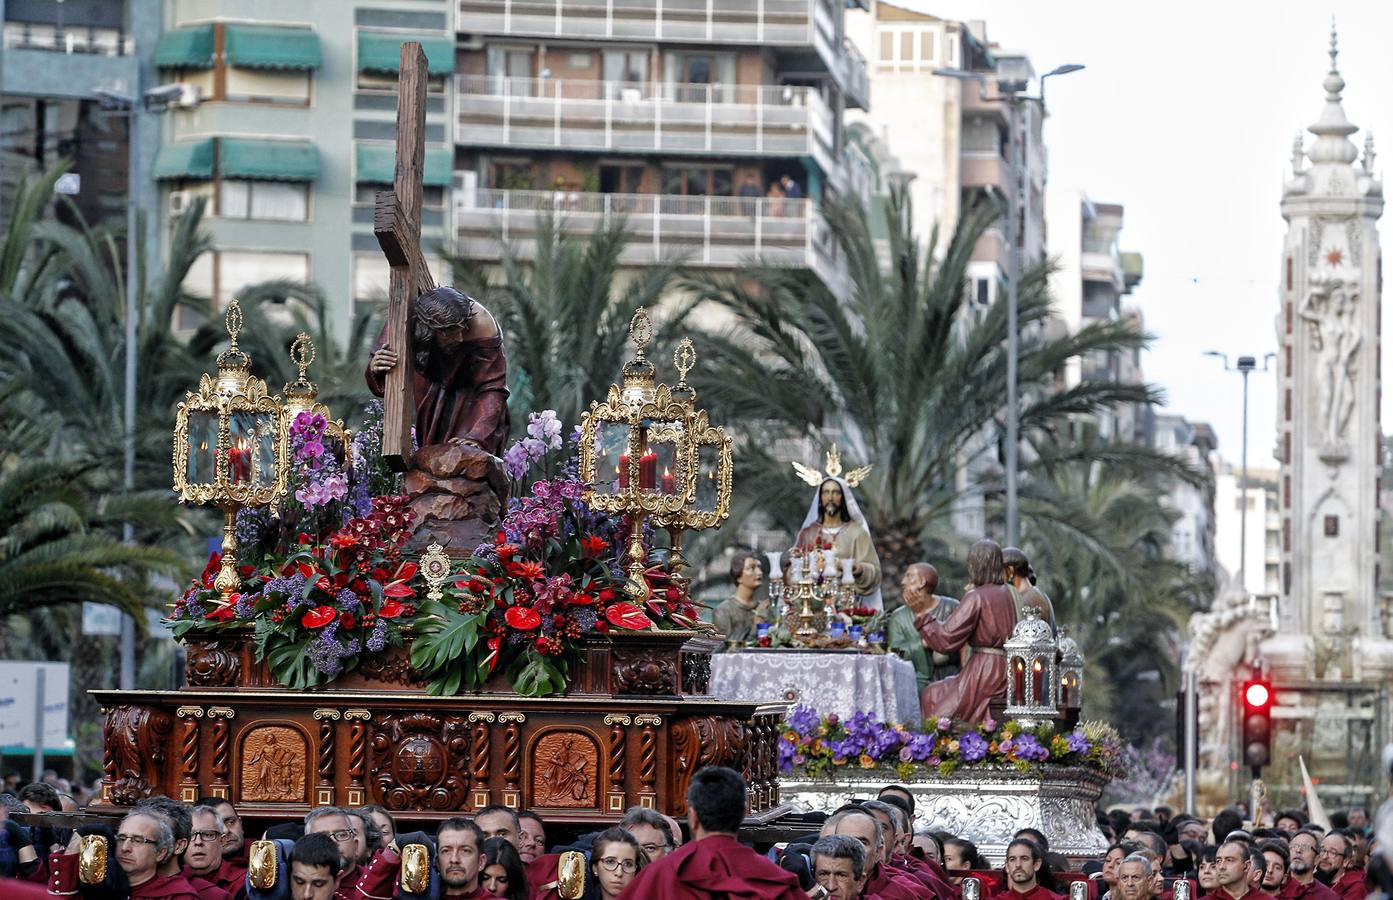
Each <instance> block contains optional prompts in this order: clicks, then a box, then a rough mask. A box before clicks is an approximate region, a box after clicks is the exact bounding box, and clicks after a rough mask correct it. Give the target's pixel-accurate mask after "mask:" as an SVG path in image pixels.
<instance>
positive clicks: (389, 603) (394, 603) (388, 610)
mask: <svg viewBox="0 0 1393 900" xmlns="http://www.w3.org/2000/svg"><path fill="white" fill-rule="evenodd" d="M404 612H406V607H405V606H404V605H402V602H401V601H400V600H386V601H384V602H383V604H382V608H381V609H379V610H378V611H377V614H378V615H379V616H381V617H382V618H384V619H395V618H397V617H398V616H400V615H401V614H402V613H404Z"/></svg>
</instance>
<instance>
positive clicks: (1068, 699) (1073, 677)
mask: <svg viewBox="0 0 1393 900" xmlns="http://www.w3.org/2000/svg"><path fill="white" fill-rule="evenodd" d="M1083 664H1084V659H1083V653H1082V651H1080V650H1079V644H1078V641H1075V640H1074V638H1073V637H1072V636H1070V635H1069V634H1068V633H1067V632H1066V631H1065V629H1064V628H1060V629H1059V705H1060V708H1061V709H1062V710H1063V711H1064V713H1065V715H1066V716H1067V715H1068V714H1069V713H1070V712H1071V711H1077V710H1079V709H1080V708H1081V707H1082V706H1083Z"/></svg>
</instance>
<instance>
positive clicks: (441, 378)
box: [367, 285, 509, 456]
mask: <svg viewBox="0 0 1393 900" xmlns="http://www.w3.org/2000/svg"><path fill="white" fill-rule="evenodd" d="M411 329H412V330H411V346H410V347H409V348H398V347H391V346H388V345H387V343H386V336H387V333H386V331H385V329H384V331H383V333H382V334H381V335H379V336H378V338H377V342H376V344H374V346H373V353H372V357H371V359H370V360H369V361H368V371H367V381H368V387H369V388H371V389H372V392H373V393H374V394H376V395H377V396H379V397H380V396H382V392H383V390H384V388H385V384H386V383H385V377H386V373H387V372H388V370H390V369H391V368H392V367H393V366H395V365H396V364H397V360H398V358H399V357H398V354H399V353H401V352H403V350H405V351H406V352H410V353H412V354H413V360H414V362H415V364H416V377H415V381H414V383H413V387H414V388H415V397H416V443H417V444H418V445H419V446H422V447H426V446H429V445H432V444H445V443H452V442H453V443H461V444H468V445H471V446H474V447H478V448H479V449H480V450H483V451H485V452H487V453H491V454H493V455H494V456H498V455H499V454H501V453H502V452H503V444H504V442H506V441H507V439H508V425H509V422H508V361H507V358H506V357H505V356H504V353H503V336H502V334H501V333H500V332H499V330H498V323H497V322H495V321H494V318H493V316H492V315H491V314H490V313H489V311H488V310H487V309H484V307H483V304H481V303H479V302H478V301H477V300H475V299H474V298H472V297H470V296H469V295H467V294H464V293H461V292H460V291H457V290H455V289H454V288H452V287H450V286H448V285H442V286H440V287H438V288H435V289H434V290H432V291H429V292H427V293H424V294H422V295H421V296H419V297H417V298H416V302H415V304H414V308H413V311H412V320H411Z"/></svg>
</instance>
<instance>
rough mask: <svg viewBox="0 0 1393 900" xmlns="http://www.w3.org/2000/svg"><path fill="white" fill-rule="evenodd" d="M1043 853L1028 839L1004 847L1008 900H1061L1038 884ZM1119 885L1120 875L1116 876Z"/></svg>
mask: <svg viewBox="0 0 1393 900" xmlns="http://www.w3.org/2000/svg"><path fill="white" fill-rule="evenodd" d="M1044 865H1045V851H1043V850H1041V849H1040V845H1039V844H1037V843H1035V842H1034V841H1032V840H1031V839H1030V838H1017V839H1016V840H1014V841H1012V842H1011V843H1010V844H1008V845H1007V846H1006V892H1005V893H1004V894H998V895H997V896H998V897H1007V898H1010V900H1063V898H1062V897H1061V896H1060V895H1059V894H1056V893H1054V892H1053V891H1051V890H1049V889H1048V888H1046V887H1045V886H1044V885H1042V884H1041V883H1040V876H1041V872H1042V870H1043V869H1044ZM1118 883H1119V885H1120V884H1121V874H1120V873H1119V876H1118Z"/></svg>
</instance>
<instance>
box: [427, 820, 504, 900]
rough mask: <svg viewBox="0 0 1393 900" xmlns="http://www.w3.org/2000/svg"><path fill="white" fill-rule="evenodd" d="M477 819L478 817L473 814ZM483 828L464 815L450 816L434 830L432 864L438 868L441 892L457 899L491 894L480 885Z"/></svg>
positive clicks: (473, 899)
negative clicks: (433, 859) (433, 861)
mask: <svg viewBox="0 0 1393 900" xmlns="http://www.w3.org/2000/svg"><path fill="white" fill-rule="evenodd" d="M476 819H477V817H476ZM483 847H484V831H483V829H482V828H480V827H479V826H478V825H477V824H475V823H474V822H471V821H469V820H468V819H466V818H464V817H463V816H452V817H451V818H448V819H446V820H445V821H443V822H441V823H440V827H439V828H438V829H436V832H435V866H436V868H437V869H438V870H439V871H440V883H441V888H442V894H443V895H444V896H446V897H457V898H460V900H482V898H485V897H492V896H493V894H490V893H489V892H488V891H486V890H484V889H483V888H482V887H480V886H479V872H480V871H482V870H483V868H484V851H483Z"/></svg>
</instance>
